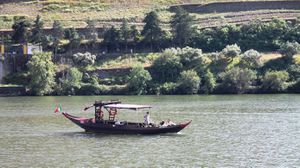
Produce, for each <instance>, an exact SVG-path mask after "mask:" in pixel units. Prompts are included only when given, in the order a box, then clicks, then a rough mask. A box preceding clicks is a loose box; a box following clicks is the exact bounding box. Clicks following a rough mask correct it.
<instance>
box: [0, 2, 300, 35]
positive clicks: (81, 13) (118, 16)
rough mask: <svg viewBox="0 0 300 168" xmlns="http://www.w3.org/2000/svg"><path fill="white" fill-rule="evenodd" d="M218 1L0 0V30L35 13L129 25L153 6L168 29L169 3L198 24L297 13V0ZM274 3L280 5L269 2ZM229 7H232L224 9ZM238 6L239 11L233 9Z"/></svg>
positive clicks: (73, 23) (81, 22) (72, 22)
mask: <svg viewBox="0 0 300 168" xmlns="http://www.w3.org/2000/svg"><path fill="white" fill-rule="evenodd" d="M219 1H221V0H1V1H0V29H10V28H11V25H12V22H13V17H14V16H26V17H28V18H29V19H31V20H33V19H34V18H35V17H36V15H38V14H39V15H41V16H42V18H43V20H44V22H45V26H46V27H51V26H52V23H53V21H54V20H60V21H61V22H62V23H63V25H64V26H65V27H77V28H79V27H81V28H83V27H85V26H86V25H87V24H86V22H87V20H89V19H92V20H95V21H96V22H97V25H98V27H105V26H110V25H118V24H120V23H121V20H122V19H123V18H126V19H128V20H129V22H130V24H136V25H138V26H142V25H143V23H142V20H143V18H144V16H145V13H147V12H149V11H151V10H155V9H156V10H158V11H159V16H160V19H161V20H162V22H163V24H164V26H165V28H168V22H169V19H170V17H171V16H172V12H170V11H169V10H168V9H169V6H177V5H183V7H184V8H186V9H187V10H188V11H189V12H191V13H192V15H194V16H195V17H196V21H195V24H196V25H197V26H198V27H214V26H219V25H223V24H228V23H230V24H243V23H246V22H248V21H250V20H253V19H256V18H260V19H262V20H264V21H268V20H270V19H272V18H273V17H279V18H283V19H285V20H292V19H295V18H296V17H299V16H300V1H296V0H293V1H254V2H251V3H252V5H251V8H250V7H249V5H247V4H245V3H246V2H238V1H237V0H231V1H230V2H219ZM278 2H280V5H270V4H277V3H278ZM191 3H192V4H191ZM253 4H254V5H253ZM255 4H256V5H255ZM291 4H292V5H291ZM230 6H232V7H234V8H231V9H235V10H234V11H230V10H228V9H230ZM239 6H240V10H237V9H239V8H238V7H239ZM255 6H256V8H254V7H255ZM245 9H246V10H245ZM249 10H250V11H249Z"/></svg>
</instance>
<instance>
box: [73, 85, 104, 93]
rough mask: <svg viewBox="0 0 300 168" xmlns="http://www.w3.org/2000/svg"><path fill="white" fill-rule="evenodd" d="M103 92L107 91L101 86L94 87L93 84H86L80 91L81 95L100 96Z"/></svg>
mask: <svg viewBox="0 0 300 168" xmlns="http://www.w3.org/2000/svg"><path fill="white" fill-rule="evenodd" d="M102 90H105V89H103V88H101V87H100V86H99V85H94V84H91V83H86V84H83V85H82V86H81V88H80V89H79V90H78V94H79V95H99V94H100V93H101V91H102Z"/></svg>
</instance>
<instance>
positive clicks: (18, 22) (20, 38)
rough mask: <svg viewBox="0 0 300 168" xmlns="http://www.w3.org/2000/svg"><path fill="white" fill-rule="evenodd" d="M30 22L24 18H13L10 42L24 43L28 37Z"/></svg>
mask: <svg viewBox="0 0 300 168" xmlns="http://www.w3.org/2000/svg"><path fill="white" fill-rule="evenodd" d="M30 26H31V24H30V22H29V21H28V20H27V19H26V18H25V17H24V16H15V17H14V23H13V25H12V29H13V35H12V40H13V41H14V42H15V43H26V42H27V41H28V37H29V36H30Z"/></svg>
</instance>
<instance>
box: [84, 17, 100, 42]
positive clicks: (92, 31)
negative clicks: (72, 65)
mask: <svg viewBox="0 0 300 168" xmlns="http://www.w3.org/2000/svg"><path fill="white" fill-rule="evenodd" d="M86 28H87V29H88V34H87V37H88V38H89V39H90V40H91V41H92V42H93V43H95V42H96V41H97V39H98V32H97V29H96V22H95V20H90V19H89V20H88V21H87V26H86Z"/></svg>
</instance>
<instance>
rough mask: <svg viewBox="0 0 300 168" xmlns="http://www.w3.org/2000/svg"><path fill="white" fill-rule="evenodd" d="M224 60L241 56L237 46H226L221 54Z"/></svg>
mask: <svg viewBox="0 0 300 168" xmlns="http://www.w3.org/2000/svg"><path fill="white" fill-rule="evenodd" d="M221 54H223V55H224V56H225V57H226V58H234V57H236V56H238V55H240V54H241V48H240V47H239V46H238V45H237V44H233V45H227V46H226V47H225V48H224V49H223V50H222V52H221Z"/></svg>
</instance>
